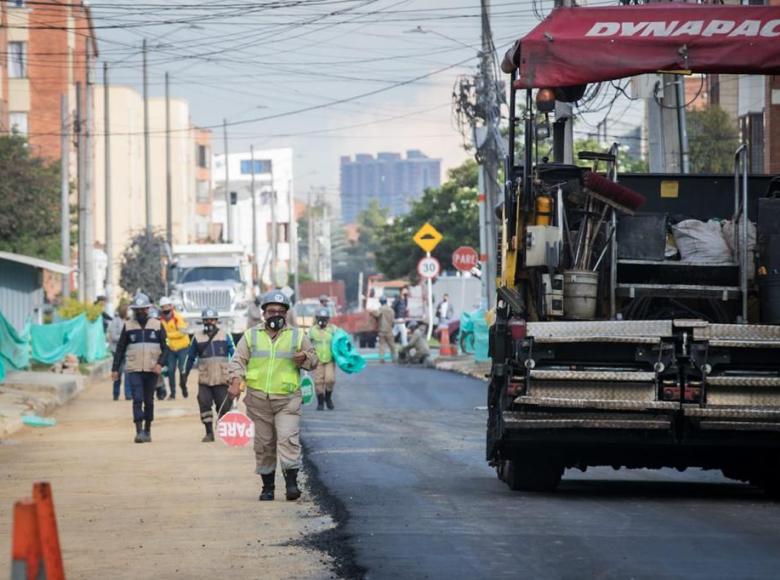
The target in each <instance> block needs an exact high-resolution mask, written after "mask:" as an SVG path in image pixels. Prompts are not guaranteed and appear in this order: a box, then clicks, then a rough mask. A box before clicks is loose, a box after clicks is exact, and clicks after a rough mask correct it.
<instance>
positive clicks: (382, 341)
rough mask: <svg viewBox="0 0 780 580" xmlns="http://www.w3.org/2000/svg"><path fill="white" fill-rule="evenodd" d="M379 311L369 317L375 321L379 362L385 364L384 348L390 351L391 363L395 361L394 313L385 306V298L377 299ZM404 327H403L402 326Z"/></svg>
mask: <svg viewBox="0 0 780 580" xmlns="http://www.w3.org/2000/svg"><path fill="white" fill-rule="evenodd" d="M379 304H380V307H379V310H374V311H373V312H371V316H373V317H374V318H376V320H377V342H378V343H379V344H378V347H379V362H380V363H382V364H385V347H387V348H388V349H389V350H390V356H391V357H392V359H393V362H395V360H396V354H395V337H394V335H393V324H394V321H395V313H394V312H393V309H392V308H390V307H389V306H388V305H387V298H385V297H384V296H382V297H381V298H380V299H379ZM404 327H405V325H404Z"/></svg>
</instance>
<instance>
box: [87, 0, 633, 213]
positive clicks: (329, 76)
mask: <svg viewBox="0 0 780 580" xmlns="http://www.w3.org/2000/svg"><path fill="white" fill-rule="evenodd" d="M598 3H607V2H606V1H601V0H599V2H598ZM608 3H609V4H612V3H617V2H616V1H615V2H608ZM591 4H594V2H591ZM90 5H91V7H92V11H93V17H94V23H95V26H96V33H97V35H98V40H99V49H100V51H101V55H100V59H101V61H102V60H106V61H108V62H109V64H110V65H111V71H112V72H111V81H112V82H113V83H123V84H132V85H134V86H136V87H139V88H140V83H141V55H140V46H141V41H142V39H143V38H146V39H147V42H148V45H149V57H148V58H149V63H150V67H149V79H150V94H151V95H152V96H155V95H162V94H163V75H164V73H165V72H166V71H168V72H169V73H170V75H171V95H172V96H175V97H181V98H185V99H187V100H188V101H189V102H190V107H191V111H192V120H193V123H195V124H196V125H200V126H215V127H216V126H219V125H220V124H221V123H222V119H223V118H226V119H227V120H228V123H230V124H231V126H230V127H229V128H228V135H229V141H230V145H229V147H230V150H231V152H236V151H240V150H248V148H249V145H250V143H251V144H254V146H255V148H256V149H262V148H271V147H292V148H293V149H294V150H295V160H294V164H295V179H296V183H295V189H296V194H297V195H298V196H299V197H305V195H306V192H307V191H308V190H309V188H310V187H312V186H315V187H316V186H326V187H331V188H336V187H338V167H339V158H340V156H342V155H354V154H356V153H376V152H378V151H405V150H407V149H421V150H422V151H424V152H425V153H426V154H428V155H429V156H431V157H439V158H442V160H443V162H444V163H443V166H444V169H447V168H449V167H452V166H455V165H457V164H459V163H460V162H462V161H463V160H464V159H466V158H467V157H468V153H466V152H465V151H464V150H463V147H462V138H461V136H460V134H459V133H458V131H457V129H456V128H455V125H454V123H453V121H452V112H451V110H452V107H451V94H452V88H453V85H454V83H455V81H456V80H457V78H458V76H459V75H471V74H473V73H474V71H475V70H476V65H477V49H478V48H479V43H480V19H479V2H478V1H476V0H425V1H421V0H274V1H265V2H248V1H246V0H227V1H222V2H204V1H203V0H177V1H176V2H172V1H169V2H166V1H164V0H138V1H136V2H133V1H132V0H96V1H95V2H92V3H90ZM551 6H552V2H551V1H549V0H537V1H536V2H533V1H532V0H515V1H507V0H496V1H494V2H492V5H491V11H492V15H491V16H492V17H491V24H492V28H493V35H494V39H495V44H496V46H497V47H498V50H499V53H501V54H503V52H504V50H505V49H506V48H508V46H509V45H510V44H511V43H512V42H513V41H514V40H515V39H517V38H518V37H520V36H522V35H523V34H524V33H526V32H527V31H528V30H530V29H531V28H532V27H533V26H534V25H535V24H536V23H537V22H538V21H539V16H540V15H543V14H546V13H548V12H549V10H550V8H551ZM472 47H473V48H472ZM426 75H428V76H426ZM423 76H424V77H425V78H419V77H423ZM413 79H418V80H414V81H413ZM375 91H376V94H373V95H370V96H363V97H361V96H360V95H364V94H366V93H371V92H375ZM342 100H348V102H342V103H339V104H334V102H335V101H342ZM303 109H311V110H308V111H301V110H303ZM298 111H300V112H298ZM599 114H600V115H601V116H602V117H603V115H604V114H605V111H602V112H600V113H599ZM274 117H275V118H274ZM610 118H611V119H613V121H614V123H613V125H611V126H610V131H611V132H615V133H618V132H622V131H624V130H625V129H626V127H628V125H630V124H636V123H638V122H639V120H640V118H641V109H637V107H635V106H634V107H631V106H630V103H629V102H628V101H625V102H620V101H619V102H617V103H616V104H615V106H614V107H613V109H612V110H611V112H610ZM255 119H256V120H255ZM586 119H587V120H589V122H591V123H593V124H595V123H597V122H598V121H599V120H600V118H597V116H595V115H591V116H589V117H587V118H586ZM253 120H254V121H253ZM250 121H251V122H250ZM577 129H578V133H579V135H578V136H581V134H582V133H583V132H585V131H587V130H588V127H587V126H586V125H585V124H582V123H581V124H580V125H579V126H578V127H577ZM222 150H223V146H222V131H221V128H219V127H217V128H215V131H214V151H215V152H217V153H220V152H222Z"/></svg>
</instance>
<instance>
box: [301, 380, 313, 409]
mask: <svg viewBox="0 0 780 580" xmlns="http://www.w3.org/2000/svg"><path fill="white" fill-rule="evenodd" d="M301 396H302V397H303V404H304V405H308V404H309V403H311V402H312V401H313V400H314V383H313V382H312V380H311V377H309V376H305V377H303V378H302V379H301Z"/></svg>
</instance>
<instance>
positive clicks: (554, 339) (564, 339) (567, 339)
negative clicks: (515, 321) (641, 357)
mask: <svg viewBox="0 0 780 580" xmlns="http://www.w3.org/2000/svg"><path fill="white" fill-rule="evenodd" d="M660 340H661V338H660V337H658V336H596V335H592V336H535V337H534V341H535V342H537V343H539V344H559V343H572V342H607V343H611V344H620V343H622V344H658V343H659V342H660Z"/></svg>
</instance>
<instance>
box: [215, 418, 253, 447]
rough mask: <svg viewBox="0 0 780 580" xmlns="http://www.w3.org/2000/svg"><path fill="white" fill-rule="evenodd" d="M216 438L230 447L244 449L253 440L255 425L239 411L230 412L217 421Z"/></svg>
mask: <svg viewBox="0 0 780 580" xmlns="http://www.w3.org/2000/svg"><path fill="white" fill-rule="evenodd" d="M217 437H219V438H220V439H222V442H223V443H225V445H229V446H230V447H245V446H246V445H247V444H248V443H249V442H250V441H252V439H254V438H255V424H254V423H252V420H251V419H250V418H249V417H247V416H246V415H244V414H243V413H242V412H241V411H230V412H229V413H225V414H224V415H223V417H222V418H221V419H220V420H219V421H217Z"/></svg>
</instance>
